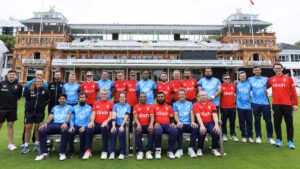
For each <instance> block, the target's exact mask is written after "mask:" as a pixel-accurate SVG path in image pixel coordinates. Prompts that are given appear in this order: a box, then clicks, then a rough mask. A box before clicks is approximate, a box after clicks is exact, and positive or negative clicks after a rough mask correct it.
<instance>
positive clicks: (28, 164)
mask: <svg viewBox="0 0 300 169" xmlns="http://www.w3.org/2000/svg"><path fill="white" fill-rule="evenodd" d="M18 110H19V111H18V117H19V120H18V121H17V122H16V123H15V138H14V141H15V144H16V145H17V146H18V150H16V151H14V152H10V151H8V150H7V130H6V123H5V124H4V127H3V128H2V130H1V131H0V140H1V141H0V165H1V167H0V168H2V169H6V168H7V169H8V168H11V169H12V168H22V169H26V168H30V169H33V168H43V169H47V168H72V169H76V168H78V169H79V168H80V169H82V168H110V169H111V168H119V169H126V168H130V169H137V168H142V169H146V168H157V169H158V168H164V169H168V168H172V169H174V168H180V169H191V168H223V169H227V168H231V169H235V168H237V169H266V168H272V169H275V168H288V169H294V168H300V152H299V149H296V150H290V149H288V148H287V144H286V131H285V125H284V123H283V125H282V126H283V128H282V129H283V130H282V131H283V138H284V139H283V140H284V147H282V148H276V147H275V146H272V145H270V144H268V143H267V142H266V138H265V136H266V134H265V133H266V132H265V127H264V126H265V124H264V122H262V129H263V130H262V131H263V135H264V139H263V143H262V144H259V145H258V144H254V143H252V144H251V143H241V142H237V143H233V142H232V141H228V142H226V143H224V144H225V152H226V153H227V156H224V157H221V158H215V157H213V156H212V155H211V154H210V152H209V148H208V143H206V152H205V156H204V157H202V158H197V159H191V158H189V157H188V156H187V155H185V156H184V157H182V158H181V159H176V160H169V159H168V158H167V157H166V153H165V151H164V154H163V158H162V159H161V160H152V161H148V160H142V161H137V160H136V159H135V158H133V157H128V158H126V159H125V160H123V161H120V160H114V161H109V160H106V161H103V160H100V145H99V144H100V141H98V142H94V147H95V152H94V157H93V158H92V159H90V160H87V161H83V160H80V159H78V158H73V159H68V160H66V161H59V160H58V153H59V152H58V145H56V150H55V151H54V152H52V153H51V154H50V158H49V159H46V160H44V161H41V162H35V161H34V158H35V156H36V155H37V154H38V153H33V152H30V153H29V154H26V155H21V154H20V153H19V152H20V144H21V137H22V131H23V112H24V99H22V100H21V101H20V102H19V109H18ZM299 113H300V111H299V110H298V112H296V113H295V116H294V117H295V118H294V126H295V137H294V139H295V144H296V147H297V146H298V147H299V146H300V140H299V139H300V138H299V130H300V127H299V126H300V119H299V117H300V115H299ZM237 133H238V135H240V132H239V131H238V130H237ZM274 136H275V135H274ZM239 138H240V137H239ZM209 144H210V143H209ZM185 146H187V142H185ZM164 147H166V143H165V142H164ZM298 147H297V148H298ZM77 150H78V148H77Z"/></svg>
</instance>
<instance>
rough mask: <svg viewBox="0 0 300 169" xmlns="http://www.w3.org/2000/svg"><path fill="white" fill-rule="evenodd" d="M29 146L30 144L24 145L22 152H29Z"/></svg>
mask: <svg viewBox="0 0 300 169" xmlns="http://www.w3.org/2000/svg"><path fill="white" fill-rule="evenodd" d="M29 151H30V150H29V147H28V146H24V147H23V148H22V150H21V154H27V153H28V152H29Z"/></svg>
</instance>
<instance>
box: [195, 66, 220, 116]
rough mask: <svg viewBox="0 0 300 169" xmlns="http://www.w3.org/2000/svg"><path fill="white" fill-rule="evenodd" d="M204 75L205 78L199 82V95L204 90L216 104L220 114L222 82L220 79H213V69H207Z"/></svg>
mask: <svg viewBox="0 0 300 169" xmlns="http://www.w3.org/2000/svg"><path fill="white" fill-rule="evenodd" d="M204 74H205V77H204V78H202V79H200V80H199V81H198V93H199V92H200V91H201V90H203V91H204V92H205V93H206V94H207V96H208V100H209V101H212V102H213V103H214V105H215V106H216V107H217V111H218V112H219V106H220V94H221V91H222V87H221V82H220V80H219V79H217V78H215V77H212V75H213V72H212V69H211V68H205V72H204Z"/></svg>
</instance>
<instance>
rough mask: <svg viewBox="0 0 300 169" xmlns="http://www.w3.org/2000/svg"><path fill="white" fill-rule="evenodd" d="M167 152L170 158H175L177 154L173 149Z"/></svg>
mask: <svg viewBox="0 0 300 169" xmlns="http://www.w3.org/2000/svg"><path fill="white" fill-rule="evenodd" d="M167 154H168V157H169V158H170V159H175V155H174V153H173V152H172V151H169V152H168V153H167Z"/></svg>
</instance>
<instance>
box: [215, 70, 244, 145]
mask: <svg viewBox="0 0 300 169" xmlns="http://www.w3.org/2000/svg"><path fill="white" fill-rule="evenodd" d="M222 79H223V84H222V92H221V94H220V110H221V119H222V133H223V140H224V141H225V140H226V141H227V120H228V119H229V126H230V136H231V137H230V138H231V139H232V140H233V141H239V139H238V138H237V137H236V133H235V119H236V109H235V90H236V86H235V85H234V84H231V83H230V76H229V74H223V77H222Z"/></svg>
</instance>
